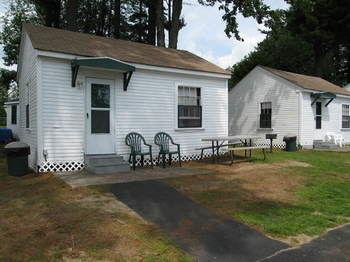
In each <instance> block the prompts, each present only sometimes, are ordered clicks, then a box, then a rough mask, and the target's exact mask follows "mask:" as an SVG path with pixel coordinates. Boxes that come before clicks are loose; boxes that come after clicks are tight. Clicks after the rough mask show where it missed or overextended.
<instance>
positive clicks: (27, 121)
mask: <svg viewBox="0 0 350 262" xmlns="http://www.w3.org/2000/svg"><path fill="white" fill-rule="evenodd" d="M29 127H30V121H29V104H27V105H26V128H29Z"/></svg>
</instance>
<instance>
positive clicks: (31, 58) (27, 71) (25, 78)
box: [18, 34, 39, 169]
mask: <svg viewBox="0 0 350 262" xmlns="http://www.w3.org/2000/svg"><path fill="white" fill-rule="evenodd" d="M20 61H21V68H20V69H19V83H18V86H19V133H18V135H19V138H20V140H21V141H23V142H25V143H27V144H29V145H30V150H31V154H30V156H29V165H30V166H31V167H32V168H34V169H36V163H37V85H38V64H39V61H38V57H37V55H36V51H35V50H34V49H33V46H32V44H31V42H30V40H29V38H28V36H27V35H26V34H24V35H23V37H22V43H21V51H20ZM28 103H29V122H30V127H29V128H26V117H25V116H26V105H27V104H28Z"/></svg>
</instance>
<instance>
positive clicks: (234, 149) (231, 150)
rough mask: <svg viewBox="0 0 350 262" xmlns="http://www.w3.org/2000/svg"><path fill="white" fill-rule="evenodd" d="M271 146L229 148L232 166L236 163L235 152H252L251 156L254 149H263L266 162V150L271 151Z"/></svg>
mask: <svg viewBox="0 0 350 262" xmlns="http://www.w3.org/2000/svg"><path fill="white" fill-rule="evenodd" d="M269 148H270V147H269V146H243V147H233V148H229V149H228V150H229V151H230V155H231V165H232V164H233V161H234V156H235V154H234V153H235V151H243V150H244V151H247V150H249V151H250V156H251V155H252V150H254V149H261V151H262V153H263V155H264V160H265V159H266V152H265V149H269Z"/></svg>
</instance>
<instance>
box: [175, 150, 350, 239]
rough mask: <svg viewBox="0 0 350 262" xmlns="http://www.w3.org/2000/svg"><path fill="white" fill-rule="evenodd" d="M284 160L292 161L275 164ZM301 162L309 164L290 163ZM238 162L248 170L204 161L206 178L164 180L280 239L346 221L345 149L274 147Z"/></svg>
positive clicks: (349, 209)
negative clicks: (264, 154)
mask: <svg viewBox="0 0 350 262" xmlns="http://www.w3.org/2000/svg"><path fill="white" fill-rule="evenodd" d="M257 159H259V158H257ZM260 159H261V158H260ZM288 161H289V162H290V163H292V164H289V165H285V166H284V165H280V164H281V163H284V162H288ZM291 161H292V162H291ZM300 162H303V163H307V164H308V165H300V164H297V165H293V163H300ZM242 165H243V167H244V166H245V168H246V170H248V171H244V170H245V169H244V168H243V169H242V170H241V171H239V168H237V165H233V166H232V167H225V168H223V167H219V166H218V165H213V166H214V167H210V165H209V164H204V167H206V168H210V175H209V176H206V178H205V179H203V178H202V179H198V178H197V180H196V182H195V181H189V179H187V178H184V179H183V181H181V180H179V179H177V181H174V180H170V181H169V183H170V184H172V185H173V186H175V187H177V188H178V189H179V190H182V191H184V192H185V193H186V194H188V195H190V196H191V197H192V198H193V199H194V200H196V201H198V202H200V203H202V204H204V205H206V206H207V207H209V208H212V209H214V210H216V211H218V212H220V213H223V214H225V215H228V216H230V217H232V218H235V219H238V220H240V221H242V222H244V223H246V224H249V225H251V226H253V227H255V228H257V229H259V230H261V231H262V232H263V233H266V234H268V235H270V236H273V237H278V238H282V239H283V238H285V239H287V238H289V237H293V236H300V235H306V236H316V235H319V234H320V233H322V232H324V231H325V230H327V229H329V228H332V227H335V226H337V225H341V224H344V223H347V222H349V221H350V220H349V218H350V153H338V152H314V151H306V150H305V151H299V152H284V151H278V152H274V153H273V154H268V159H267V161H266V162H264V161H261V160H255V161H253V162H251V163H245V164H242ZM247 166H248V167H249V166H250V168H247ZM236 169H237V170H238V171H236ZM260 179H261V180H260ZM287 182H288V183H289V184H290V185H291V186H290V187H289V186H288V185H289V184H288V183H287ZM191 183H196V185H195V186H190V185H188V184H191ZM201 183H202V185H203V186H202V187H201V186H199V185H200V184H201ZM266 184H268V185H266ZM274 193H275V194H277V195H276V196H274V195H273V194H274Z"/></svg>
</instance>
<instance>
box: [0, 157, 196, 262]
mask: <svg viewBox="0 0 350 262" xmlns="http://www.w3.org/2000/svg"><path fill="white" fill-rule="evenodd" d="M0 242H1V244H0V261H55V260H59V261H61V260H69V261H71V260H75V259H76V261H189V260H191V259H190V258H189V257H188V256H187V255H185V254H184V253H183V252H182V251H180V250H179V249H178V248H177V247H176V246H175V245H174V244H173V243H172V242H171V241H170V240H169V239H167V237H166V236H165V235H164V234H163V233H162V232H160V231H159V230H158V229H157V228H155V227H154V226H152V225H150V224H148V223H146V222H145V221H143V220H142V219H140V218H138V217H137V216H135V215H134V214H133V213H132V212H130V211H129V210H128V209H127V208H125V207H124V206H123V205H121V204H120V202H118V201H117V200H116V199H115V198H114V197H113V196H110V195H108V194H107V193H106V192H104V191H103V189H101V188H98V187H90V188H76V189H71V188H70V187H69V186H67V185H66V184H65V183H63V182H62V181H61V180H59V179H58V178H57V177H54V176H53V175H48V174H47V175H40V176H37V175H27V176H24V177H21V178H16V177H10V176H8V175H7V172H6V165H5V161H4V159H3V158H0Z"/></svg>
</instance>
